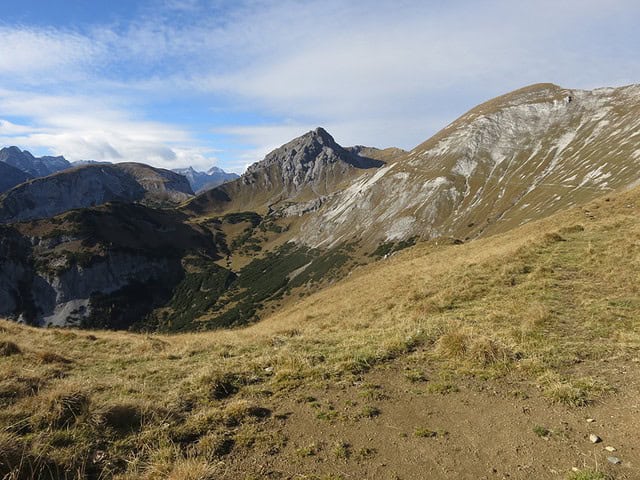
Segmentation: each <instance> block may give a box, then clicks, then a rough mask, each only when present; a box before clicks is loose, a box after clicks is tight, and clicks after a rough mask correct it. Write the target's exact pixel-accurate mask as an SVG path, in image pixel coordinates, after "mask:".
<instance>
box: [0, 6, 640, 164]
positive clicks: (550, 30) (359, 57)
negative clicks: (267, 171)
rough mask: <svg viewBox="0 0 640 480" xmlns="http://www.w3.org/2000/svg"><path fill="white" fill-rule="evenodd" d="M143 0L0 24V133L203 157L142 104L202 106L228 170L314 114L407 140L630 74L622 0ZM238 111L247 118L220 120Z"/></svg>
mask: <svg viewBox="0 0 640 480" xmlns="http://www.w3.org/2000/svg"><path fill="white" fill-rule="evenodd" d="M156 7H157V8H155V9H149V10H148V11H145V15H144V16H140V17H138V18H134V19H131V20H129V21H126V22H122V23H120V24H113V25H108V24H105V25H101V26H97V27H91V28H87V29H85V30H82V31H80V30H71V29H54V28H45V29H39V30H36V29H34V28H32V27H29V26H13V27H9V26H6V25H5V26H2V27H0V36H1V37H2V38H3V42H2V44H0V58H3V59H5V58H6V59H8V61H3V62H2V64H0V80H1V81H2V85H3V86H4V88H5V90H0V112H1V113H2V118H4V119H5V120H4V123H0V140H2V141H5V142H6V141H7V140H8V139H14V141H15V143H17V142H18V140H20V141H21V142H23V144H24V146H26V147H29V146H32V145H33V146H40V147H47V148H50V149H51V150H52V151H54V152H55V153H62V154H65V155H67V156H69V157H71V158H95V159H118V158H120V159H123V160H137V161H146V162H151V163H154V164H157V165H160V166H183V165H186V164H187V163H188V162H192V163H193V164H194V165H195V166H198V167H200V168H208V167H210V166H211V162H212V161H214V160H215V158H214V157H215V156H217V155H218V153H216V152H214V150H216V149H218V148H219V147H220V145H208V144H207V142H206V141H205V140H202V139H201V137H198V136H197V135H196V134H195V133H194V131H193V129H194V128H195V127H193V126H192V125H190V124H185V125H178V124H177V123H178V122H173V121H150V120H149V119H150V118H154V114H153V111H154V106H155V105H156V104H157V103H162V102H167V103H176V104H180V105H182V107H183V109H187V108H188V107H186V106H187V105H192V106H193V108H194V110H198V112H199V115H201V116H202V115H203V114H204V113H203V112H204V111H205V109H206V105H207V104H208V105H209V106H210V107H211V111H210V115H211V117H212V119H211V126H209V127H207V126H206V125H205V126H202V125H200V127H199V128H200V129H201V131H211V130H212V128H213V125H216V127H215V130H214V132H215V133H216V134H218V136H214V137H213V138H215V139H217V141H219V142H221V141H222V140H221V138H220V135H227V136H231V137H232V138H235V140H234V141H232V142H228V145H226V146H225V148H226V149H227V150H228V151H226V152H221V155H220V156H223V157H224V156H226V157H227V158H226V163H225V164H224V165H223V166H225V165H230V166H232V167H233V168H234V169H236V170H237V169H239V168H242V166H244V165H246V164H249V163H252V162H253V161H255V160H258V159H260V158H262V156H263V155H264V154H265V153H266V152H268V151H269V150H271V149H272V148H275V147H277V146H279V145H280V144H282V143H284V142H286V141H288V140H290V139H291V138H292V137H293V136H296V135H299V134H301V133H304V132H305V131H307V130H309V129H311V128H314V127H315V126H318V125H322V126H324V127H326V128H327V129H328V130H329V131H330V132H331V133H332V134H334V135H335V137H336V140H338V141H339V142H340V143H343V144H347V145H349V144H356V143H361V144H369V145H375V146H381V147H384V146H391V145H397V146H400V147H404V148H411V147H413V146H415V145H416V144H418V143H420V142H421V141H423V140H425V139H426V138H427V137H428V136H429V135H430V134H432V133H434V132H435V131H436V130H437V129H438V128H439V127H442V126H444V125H445V124H446V123H448V122H449V121H451V120H453V118H454V116H456V115H458V114H462V113H464V111H465V110H466V109H468V108H470V107H472V106H474V105H475V104H477V103H479V102H480V101H483V100H487V99H489V98H490V97H492V96H495V95H498V94H501V93H506V92H507V91H508V90H511V89H514V88H518V87H521V86H524V85H525V84H529V83H534V82H540V81H551V82H555V83H559V84H561V85H563V86H567V87H578V88H580V87H583V88H592V87H595V86H604V85H619V84H624V83H632V82H636V81H638V78H639V76H640V61H639V60H637V55H636V52H635V50H634V49H635V46H636V45H637V44H638V40H639V38H638V34H637V33H636V24H637V21H638V20H639V19H640V4H638V2H635V1H632V0H611V1H608V2H602V1H600V0H564V1H551V0H538V1H535V2H534V1H523V2H512V1H507V0H487V1H483V2H475V1H461V2H430V1H419V0H396V1H393V2H392V1H384V0H382V1H379V2H375V4H372V3H371V2H365V1H355V0H351V1H344V0H324V1H305V2H300V1H295V0H282V1H279V2H271V1H266V0H246V1H239V2H233V3H231V2H224V1H220V0H213V1H207V2H205V1H198V0H159V1H158V3H157V4H156ZM25 86H28V88H29V91H25ZM33 91H37V92H38V94H33V93H32V92H33ZM216 107H219V108H220V109H222V111H221V110H220V109H217V110H216ZM225 108H229V109H232V110H233V115H229V116H230V117H232V118H230V119H227V118H226V117H227V113H226V112H225V110H224V109H225ZM245 114H246V115H247V117H251V119H255V121H253V123H252V121H251V120H249V121H248V120H246V119H240V121H238V120H236V119H235V118H233V117H234V116H235V117H242V116H243V115H245ZM16 118H17V119H19V120H16ZM184 118H186V120H185V121H189V118H190V116H189V115H185V116H184ZM199 121H200V122H201V123H202V120H201V119H200V120H199ZM236 123H240V124H243V125H244V126H242V127H238V126H236V125H235V124H236ZM265 123H268V125H267V126H265V125H264V124H265ZM27 124H28V126H27ZM220 125H223V126H222V127H220ZM232 149H234V150H232ZM235 149H239V150H235ZM234 152H237V155H235V153H234ZM232 154H233V155H234V159H233V160H230V158H229V156H230V155H232Z"/></svg>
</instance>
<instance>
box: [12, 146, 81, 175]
mask: <svg viewBox="0 0 640 480" xmlns="http://www.w3.org/2000/svg"><path fill="white" fill-rule="evenodd" d="M0 162H4V163H6V164H8V165H11V166H12V167H15V168H18V169H19V170H22V171H23V172H25V173H27V174H29V175H31V176H33V177H44V176H47V175H50V174H52V173H55V172H59V171H61V170H65V169H67V168H69V167H70V166H71V164H70V163H69V162H68V161H67V160H66V159H65V158H64V157H62V156H58V157H51V156H44V157H34V156H33V155H32V154H31V152H29V151H27V150H20V149H19V148H18V147H16V146H11V147H5V148H3V149H1V150H0Z"/></svg>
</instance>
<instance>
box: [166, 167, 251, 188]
mask: <svg viewBox="0 0 640 480" xmlns="http://www.w3.org/2000/svg"><path fill="white" fill-rule="evenodd" d="M172 171H173V172H176V173H178V174H180V175H182V176H184V177H186V178H187V180H188V181H189V184H190V185H191V188H192V189H193V191H194V192H196V193H201V192H204V191H205V190H209V189H211V188H215V187H217V186H218V185H222V184H223V183H226V182H230V181H232V180H235V179H236V178H238V177H239V175H238V174H236V173H227V172H225V171H224V170H222V169H221V168H218V167H211V168H210V169H209V170H207V171H206V172H198V171H197V170H194V169H193V167H189V168H174V169H173V170H172Z"/></svg>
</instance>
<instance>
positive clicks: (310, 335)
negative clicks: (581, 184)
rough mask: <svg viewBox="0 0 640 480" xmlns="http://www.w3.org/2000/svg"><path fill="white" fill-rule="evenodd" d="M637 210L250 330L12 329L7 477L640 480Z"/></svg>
mask: <svg viewBox="0 0 640 480" xmlns="http://www.w3.org/2000/svg"><path fill="white" fill-rule="evenodd" d="M639 208H640V191H638V190H635V191H633V192H628V193H624V194H621V195H618V196H615V197H613V196H612V197H611V198H610V199H608V200H605V199H601V200H598V201H596V202H593V203H591V204H589V205H588V206H586V207H583V208H579V209H573V210H571V211H570V212H567V213H563V214H561V215H557V216H555V217H552V218H550V219H547V220H544V221H541V222H536V223H534V224H530V225H526V226H524V227H522V228H519V229H517V230H514V231H512V232H510V233H507V234H504V235H500V236H496V237H490V238H485V239H481V240H478V241H475V242H471V243H469V244H465V245H455V246H444V247H437V246H433V245H428V246H425V245H418V246H416V247H413V248H411V249H408V250H406V251H403V252H401V253H399V254H396V255H395V256H393V257H392V258H390V259H388V260H386V261H384V262H380V263H377V264H374V265H369V266H367V267H362V268H360V269H358V270H355V271H354V272H353V273H352V275H350V276H349V278H347V279H345V280H343V281H341V282H339V283H338V284H336V285H335V286H333V287H330V288H328V289H325V290H323V291H321V292H319V293H317V294H315V295H312V296H310V297H308V298H305V299H303V300H301V301H300V302H298V303H296V304H294V305H293V306H291V307H289V308H287V309H285V310H283V311H281V312H279V313H277V314H275V315H273V316H272V317H270V318H269V319H266V320H264V321H263V322H260V323H258V324H256V325H253V326H251V327H248V328H245V329H239V330H234V331H218V332H211V333H201V334H185V335H178V336H161V335H154V336H141V335H134V334H127V333H112V332H99V333H94V334H90V333H89V332H81V331H59V330H35V329H30V328H26V327H22V326H19V325H15V324H11V323H7V322H3V323H1V324H0V327H1V329H2V341H4V342H12V343H5V344H4V346H2V347H0V351H2V352H3V356H2V357H0V379H2V380H0V402H2V404H3V408H2V410H0V425H1V426H2V430H1V431H0V452H2V454H1V455H0V475H3V474H5V473H7V472H9V471H12V472H14V474H15V475H16V477H19V476H20V474H17V473H16V472H21V475H22V476H23V477H28V475H30V474H31V472H33V471H37V472H39V474H40V475H41V476H43V477H45V473H46V472H53V474H52V476H54V477H56V476H62V472H67V473H66V474H67V475H68V477H70V478H71V477H91V476H93V477H95V478H97V477H98V476H99V475H102V477H103V478H105V477H106V478H109V477H111V476H113V475H120V478H174V479H178V478H202V479H205V478H424V477H425V475H427V476H429V478H485V477H487V478H491V477H492V476H495V475H503V476H504V475H506V474H507V473H508V474H509V475H511V478H565V477H567V476H570V475H572V474H571V473H570V469H571V467H572V466H575V467H578V468H580V469H582V470H583V473H584V472H586V473H585V475H587V476H584V477H580V478H605V477H604V476H603V475H605V473H606V474H607V475H612V476H615V478H620V479H622V478H634V477H633V475H634V471H635V470H634V464H635V465H636V466H637V465H638V464H639V463H640V452H638V449H637V437H636V435H635V433H634V431H635V429H636V428H637V418H638V417H637V416H638V406H637V395H638V394H639V393H640V386H639V383H640V376H639V374H638V371H637V370H638V369H637V362H638V361H639V358H638V357H640V316H639V312H640V295H639V289H640V282H638V280H639V278H638V271H640V254H639V253H640V252H639V250H640V226H639V225H638V222H637V212H638V210H639ZM12 344H15V346H16V347H17V349H19V352H17V353H13V354H11V351H12V348H11V347H12ZM634 398H635V400H634ZM589 416H593V417H594V418H596V422H595V424H594V426H593V427H592V424H587V423H586V422H585V421H584V419H585V418H586V417H589ZM634 425H635V427H634ZM590 431H596V432H597V433H598V434H600V435H601V436H602V437H603V439H604V440H605V443H604V444H606V445H610V444H613V445H614V446H615V447H616V448H617V449H618V451H617V452H616V453H615V454H614V455H617V456H619V457H620V458H622V459H623V463H622V465H619V466H612V465H608V463H607V461H606V456H607V455H611V454H609V453H607V452H606V451H604V450H603V449H602V445H604V444H599V445H597V446H593V445H591V444H590V443H589V442H588V440H586V439H585V437H586V436H587V435H588V433H589V432H590ZM545 439H546V441H545ZM609 442H612V443H609ZM603 465H604V466H603ZM596 471H599V473H596ZM589 472H591V473H589ZM588 475H591V476H588ZM9 478H11V477H9ZM45 478H46V477H45ZM498 478H501V477H498ZM576 478H578V477H576Z"/></svg>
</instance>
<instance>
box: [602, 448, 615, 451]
mask: <svg viewBox="0 0 640 480" xmlns="http://www.w3.org/2000/svg"><path fill="white" fill-rule="evenodd" d="M604 449H605V450H606V451H607V452H615V451H616V449H615V448H614V447H604Z"/></svg>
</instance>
